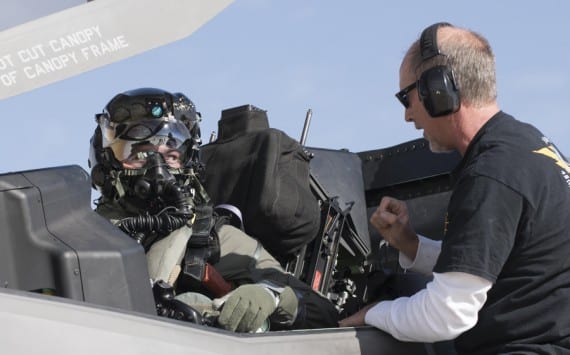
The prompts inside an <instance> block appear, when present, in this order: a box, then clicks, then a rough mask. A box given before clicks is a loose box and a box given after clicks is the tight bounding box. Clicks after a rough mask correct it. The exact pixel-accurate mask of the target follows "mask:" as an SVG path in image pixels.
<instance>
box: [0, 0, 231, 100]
mask: <svg viewBox="0 0 570 355" xmlns="http://www.w3.org/2000/svg"><path fill="white" fill-rule="evenodd" d="M232 1H233V0H161V1H155V0H121V1H116V0H97V1H91V2H88V3H86V4H83V5H79V6H75V7H72V8H68V9H66V10H63V11H60V12H57V13H54V14H51V15H48V16H45V17H41V18H38V19H36V20H33V21H30V22H27V23H24V24H21V25H18V26H15V27H12V28H9V29H7V30H4V31H2V32H0V43H2V49H1V50H0V99H4V98H8V97H11V96H14V95H17V94H21V93H24V92H27V91H30V90H32V89H35V88H39V87H41V86H44V85H47V84H50V83H53V82H56V81H59V80H62V79H66V78H69V77H72V76H74V75H77V74H81V73H83V72H86V71H89V70H92V69H95V68H98V67H101V66H104V65H107V64H110V63H113V62H115V61H119V60H121V59H125V58H128V57H131V56H133V55H136V54H139V53H142V52H144V51H146V50H149V49H152V48H156V47H159V46H161V45H164V44H167V43H170V42H173V41H176V40H179V39H182V38H184V37H187V36H189V35H190V34H192V33H193V32H194V31H196V30H197V29H198V28H199V27H200V26H202V25H203V24H205V23H206V22H208V21H209V20H210V19H211V18H213V17H214V16H215V15H216V14H218V13H219V12H220V11H222V10H223V9H224V8H226V7H227V6H228V5H229V4H230V3H232ZM156 23H162V24H167V25H165V26H152V24H156Z"/></svg>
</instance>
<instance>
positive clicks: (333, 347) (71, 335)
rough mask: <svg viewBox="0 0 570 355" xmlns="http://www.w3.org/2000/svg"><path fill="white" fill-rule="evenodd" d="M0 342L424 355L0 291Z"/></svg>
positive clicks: (334, 333) (392, 346) (99, 348)
mask: <svg viewBox="0 0 570 355" xmlns="http://www.w3.org/2000/svg"><path fill="white" fill-rule="evenodd" d="M0 324H3V326H2V332H0V343H2V350H3V351H5V352H6V353H7V354H52V353H53V354H55V353H57V354H60V355H67V354H74V355H75V354H78V353H80V354H85V355H90V354H97V355H99V354H119V353H121V354H137V355H140V354H169V355H176V354H197V355H198V354H204V355H206V354H232V355H240V354H244V355H245V354H247V355H256V354H260V355H261V354H264V355H265V354H272V355H281V354H283V355H290V354H312V355H313V354H314V355H319V354H323V355H334V354H344V355H346V354H395V353H398V354H403V353H405V354H423V353H425V351H424V350H425V347H424V346H423V345H421V344H418V343H401V342H398V341H396V340H395V339H394V338H392V337H390V336H389V335H387V334H385V333H382V332H380V331H378V330H375V329H372V328H362V329H357V330H355V329H353V328H344V329H327V330H310V331H287V332H273V333H263V334H257V335H256V334H237V333H231V332H227V331H223V330H219V329H216V328H208V327H204V326H198V325H194V324H190V323H183V322H178V321H173V320H169V319H166V318H159V317H153V316H147V315H144V314H141V313H134V312H124V311H121V310H118V309H112V308H105V307H100V306H94V305H88V304H85V303H79V302H76V301H73V300H69V299H63V298H59V297H54V296H45V295H37V294H30V293H26V292H22V291H16V290H10V289H0Z"/></svg>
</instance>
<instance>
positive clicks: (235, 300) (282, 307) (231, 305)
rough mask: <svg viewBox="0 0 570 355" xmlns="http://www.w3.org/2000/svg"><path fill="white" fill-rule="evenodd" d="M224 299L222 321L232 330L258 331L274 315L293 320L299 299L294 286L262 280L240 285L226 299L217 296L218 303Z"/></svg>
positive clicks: (282, 321)
mask: <svg viewBox="0 0 570 355" xmlns="http://www.w3.org/2000/svg"><path fill="white" fill-rule="evenodd" d="M220 303H223V308H222V309H221V313H220V316H219V318H218V324H220V325H221V326H222V327H223V328H225V329H228V330H231V331H238V332H255V331H257V330H258V329H260V328H261V327H262V325H263V324H264V322H266V321H268V318H269V317H270V316H271V318H272V321H273V322H275V323H277V324H282V325H291V324H293V322H294V321H295V318H296V316H297V308H298V303H299V302H298V298H297V296H296V294H295V292H294V291H293V289H292V288H291V287H275V286H274V285H272V284H271V283H260V284H250V285H243V286H240V287H238V288H237V289H236V290H235V291H233V292H232V293H230V294H228V295H227V296H224V297H223V298H222V299H217V300H215V301H214V305H215V307H219V306H220ZM216 304H217V306H216Z"/></svg>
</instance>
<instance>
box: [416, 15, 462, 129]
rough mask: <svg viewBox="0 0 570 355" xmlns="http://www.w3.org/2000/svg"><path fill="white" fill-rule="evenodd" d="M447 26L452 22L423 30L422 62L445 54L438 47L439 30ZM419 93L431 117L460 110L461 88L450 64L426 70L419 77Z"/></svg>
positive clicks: (421, 43)
mask: <svg viewBox="0 0 570 355" xmlns="http://www.w3.org/2000/svg"><path fill="white" fill-rule="evenodd" d="M447 26H451V24H449V23H447V22H439V23H436V24H433V25H431V26H429V27H427V28H426V29H425V30H423V32H422V35H421V37H420V54H421V56H422V62H425V61H427V60H429V59H431V58H433V57H435V56H438V55H445V54H442V53H441V52H440V51H439V48H438V47H437V30H438V29H439V28H440V27H447ZM418 94H419V96H420V100H421V101H422V102H423V105H424V107H425V108H426V111H427V112H428V113H429V114H430V116H431V117H434V118H435V117H440V116H445V115H448V114H450V113H453V112H457V110H459V106H460V96H459V89H458V87H457V85H456V83H455V78H454V77H453V70H452V68H451V67H450V66H449V65H436V66H435V67H432V68H429V69H427V70H426V71H424V72H423V73H422V74H421V76H420V78H419V79H418Z"/></svg>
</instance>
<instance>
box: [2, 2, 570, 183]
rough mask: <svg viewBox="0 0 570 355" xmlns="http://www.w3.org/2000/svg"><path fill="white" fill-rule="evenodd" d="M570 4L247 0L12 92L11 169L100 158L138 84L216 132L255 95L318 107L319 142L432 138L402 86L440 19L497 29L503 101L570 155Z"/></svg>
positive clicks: (262, 101) (295, 108)
mask: <svg viewBox="0 0 570 355" xmlns="http://www.w3.org/2000/svg"><path fill="white" fill-rule="evenodd" d="M54 1H56V0H54ZM569 13H570V2H567V1H564V0H558V1H555V0H545V1H540V2H538V1H532V2H520V1H497V0H479V1H477V2H473V1H470V2H466V1H465V2H461V1H451V0H449V1H429V2H427V1H390V2H387V1H377V0H362V1H355V2H350V3H349V2H345V1H343V2H341V1H332V0H329V1H325V0H320V1H316V0H314V1H310V0H288V1H278V0H235V1H234V2H233V3H232V4H231V5H230V6H229V7H228V8H226V9H225V10H224V11H223V12H222V13H220V14H219V15H218V16H217V17H215V18H214V19H213V20H211V21H210V22H208V23H207V24H205V25H204V26H203V27H202V28H200V29H199V30H198V31H197V32H195V33H194V34H193V35H192V36H190V37H188V38H185V39H183V40H181V41H177V42H175V43H172V44H170V45H166V46H163V47H160V48H157V49H155V50H151V51H149V52H146V53H144V54H141V55H138V56H135V57H131V58H129V59H126V60H124V61H122V62H119V63H115V64H111V65H108V66H106V67H102V68H99V69H96V70H93V71H90V72H87V73H84V74H81V75H79V76H76V77H74V78H70V79H67V80H64V81H62V82H59V83H56V84H51V85H49V86H45V87H43V88H40V89H37V90H34V91H32V92H29V93H26V94H21V95H18V96H15V97H12V98H9V99H5V100H2V101H1V102H0V114H1V116H2V125H1V127H2V128H3V129H2V132H3V133H4V134H3V138H2V140H0V173H4V172H10V171H19V170H28V169H36V168H41V167H52V166H59V165H69V164H78V165H80V166H82V167H83V168H85V169H87V158H88V154H89V138H90V137H91V135H92V133H93V129H94V128H95V122H94V114H95V113H98V112H101V110H102V109H103V107H104V106H105V104H106V103H107V102H108V101H109V100H110V99H111V98H112V97H113V96H114V95H115V94H117V93H119V92H122V91H125V90H130V89H134V88H139V87H159V88H163V89H166V90H170V91H181V92H184V93H186V94H187V95H188V96H189V97H190V98H191V99H192V100H193V101H194V102H195V103H196V105H197V107H198V110H199V111H201V113H202V116H203V122H202V132H203V135H204V138H205V139H207V137H208V136H209V133H210V132H211V131H214V130H216V129H217V121H218V119H219V117H220V112H221V110H222V109H225V108H229V107H234V106H238V105H243V104H253V105H256V106H258V107H260V108H263V109H265V110H267V112H268V116H269V122H270V125H271V126H272V127H274V128H278V129H281V130H283V131H285V132H286V133H287V134H289V135H290V136H292V137H294V138H299V137H300V135H301V130H302V127H303V120H304V117H305V113H306V111H307V109H309V108H311V109H312V110H313V119H312V122H311V127H310V132H309V136H308V139H307V145H309V146H313V147H324V148H331V149H340V148H346V149H349V150H350V151H353V152H359V151H364V150H372V149H376V148H383V147H389V146H392V145H396V144H399V143H402V142H405V141H407V140H411V139H415V138H419V137H420V135H421V132H420V131H417V130H415V129H414V127H413V126H412V125H411V124H408V123H406V122H404V120H403V114H404V112H403V108H402V107H401V105H400V104H399V103H398V102H397V101H396V99H395V98H394V93H395V92H396V91H397V90H398V69H399V65H400V61H401V59H402V56H403V54H404V52H405V51H406V49H407V48H408V46H409V45H410V43H411V42H412V41H413V40H415V39H416V38H417V37H418V35H419V34H420V32H421V30H422V29H423V28H424V27H426V26H427V25H430V24H432V23H434V22H438V21H448V22H451V23H453V24H455V25H457V26H461V27H467V28H471V29H473V30H476V31H477V32H479V33H481V34H482V35H484V36H485V37H487V38H488V39H489V41H490V43H491V45H492V46H493V49H494V52H495V55H496V61H497V72H498V74H497V76H498V93H499V104H500V106H501V108H502V109H503V110H505V111H506V112H508V113H510V114H513V115H515V116H516V117H517V118H518V119H520V120H522V121H525V122H529V123H531V124H533V125H535V126H537V127H538V128H539V129H540V130H542V131H543V133H545V134H546V135H547V136H548V137H549V138H550V139H551V140H553V141H554V142H555V143H556V144H557V146H558V147H559V148H560V150H561V151H562V152H563V154H565V155H566V156H569V155H570V117H569V116H570V115H569V114H568V112H567V110H568V108H567V101H568V99H567V95H568V93H569V92H570V21H569V19H568V14H569ZM151 25H156V26H169V25H172V24H167V23H165V24H151Z"/></svg>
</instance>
